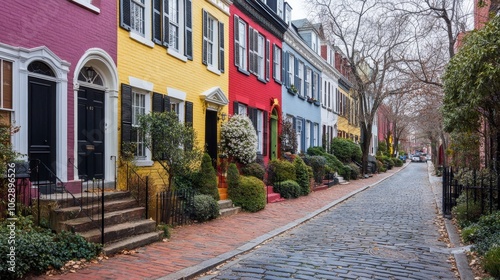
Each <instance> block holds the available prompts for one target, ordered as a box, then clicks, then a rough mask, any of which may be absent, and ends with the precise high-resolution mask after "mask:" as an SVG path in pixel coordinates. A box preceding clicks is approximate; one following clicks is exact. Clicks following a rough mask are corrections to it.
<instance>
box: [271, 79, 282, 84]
mask: <svg viewBox="0 0 500 280" xmlns="http://www.w3.org/2000/svg"><path fill="white" fill-rule="evenodd" d="M273 79H274V81H275V82H276V83H277V84H280V85H283V82H282V81H281V80H278V79H276V78H273Z"/></svg>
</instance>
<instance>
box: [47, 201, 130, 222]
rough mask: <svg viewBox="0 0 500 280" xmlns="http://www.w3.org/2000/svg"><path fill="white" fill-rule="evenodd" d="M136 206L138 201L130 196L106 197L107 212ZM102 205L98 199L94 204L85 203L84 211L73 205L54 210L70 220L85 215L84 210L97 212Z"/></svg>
mask: <svg viewBox="0 0 500 280" xmlns="http://www.w3.org/2000/svg"><path fill="white" fill-rule="evenodd" d="M136 206H137V201H136V200H135V199H133V198H130V197H128V198H123V199H119V200H107V199H106V197H105V198H104V211H105V212H112V211H118V210H123V209H129V208H132V207H136ZM100 207H101V204H100V203H98V202H97V201H96V202H94V203H93V204H86V205H84V206H83V207H82V211H80V206H72V207H65V208H59V209H56V210H54V212H55V214H56V215H57V216H58V217H61V218H65V217H66V220H68V219H73V218H78V217H84V216H85V213H83V212H84V211H86V212H87V213H91V212H94V213H95V212H96V211H97V210H98V209H100Z"/></svg>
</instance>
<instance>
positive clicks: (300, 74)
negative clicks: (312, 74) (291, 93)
mask: <svg viewBox="0 0 500 280" xmlns="http://www.w3.org/2000/svg"><path fill="white" fill-rule="evenodd" d="M303 80H304V62H302V61H299V67H298V72H297V85H296V87H297V89H298V91H299V94H300V95H302V96H305V95H304V85H303Z"/></svg>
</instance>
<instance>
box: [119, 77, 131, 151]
mask: <svg viewBox="0 0 500 280" xmlns="http://www.w3.org/2000/svg"><path fill="white" fill-rule="evenodd" d="M121 107H122V114H121V115H122V128H121V131H122V143H129V142H130V141H131V140H132V87H131V86H129V85H126V84H122V95H121ZM122 150H123V146H122Z"/></svg>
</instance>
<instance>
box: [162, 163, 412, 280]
mask: <svg viewBox="0 0 500 280" xmlns="http://www.w3.org/2000/svg"><path fill="white" fill-rule="evenodd" d="M409 164H410V163H406V164H405V165H403V166H402V167H401V168H400V169H399V170H398V171H396V172H394V173H392V174H391V175H389V176H387V177H385V178H383V179H380V180H379V181H377V182H375V183H373V184H371V185H367V186H364V187H361V188H360V189H358V190H355V191H353V192H351V193H349V194H347V195H345V196H343V197H341V198H339V199H336V200H334V201H332V202H330V203H329V204H327V205H325V206H323V207H321V208H320V209H318V210H316V211H314V212H312V213H310V214H308V215H306V216H304V217H302V218H299V219H296V220H295V221H292V222H290V223H288V224H286V225H284V226H282V227H279V228H277V229H274V230H272V231H270V232H268V233H265V234H263V235H261V236H259V237H257V238H255V239H253V240H250V241H249V242H247V243H246V244H245V245H242V246H240V247H238V248H236V249H234V250H232V251H229V252H227V253H224V254H221V255H218V256H217V257H215V258H211V259H209V260H206V261H203V262H201V263H199V264H197V265H194V266H191V267H188V268H184V269H182V270H179V271H177V272H174V273H171V274H168V275H166V276H163V277H160V278H157V279H158V280H177V279H192V278H194V277H196V276H198V275H200V274H202V273H204V272H207V271H210V270H211V269H213V268H215V267H217V266H218V265H220V264H222V263H225V262H227V261H228V260H230V259H232V258H234V257H236V256H238V255H241V254H244V253H246V252H249V251H251V250H253V249H254V248H255V247H257V246H258V245H260V244H262V243H264V242H266V241H268V240H270V239H272V238H274V237H276V236H278V235H280V234H282V233H284V232H286V231H288V230H290V229H293V228H295V227H297V226H299V225H301V224H303V223H305V222H307V221H308V220H310V219H312V218H314V217H316V216H318V215H319V214H321V213H323V212H325V211H327V210H328V209H330V208H332V207H334V206H336V205H337V204H340V203H342V202H344V201H346V200H347V199H349V198H351V197H353V196H355V195H356V194H358V193H360V192H362V191H365V190H366V189H368V188H371V187H373V186H376V185H377V184H380V183H381V182H383V181H385V180H387V179H388V178H390V177H392V176H394V174H397V173H399V172H400V171H401V170H403V169H405V168H406V167H407V166H408V165H409ZM210 278H211V277H207V278H204V279H210Z"/></svg>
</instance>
